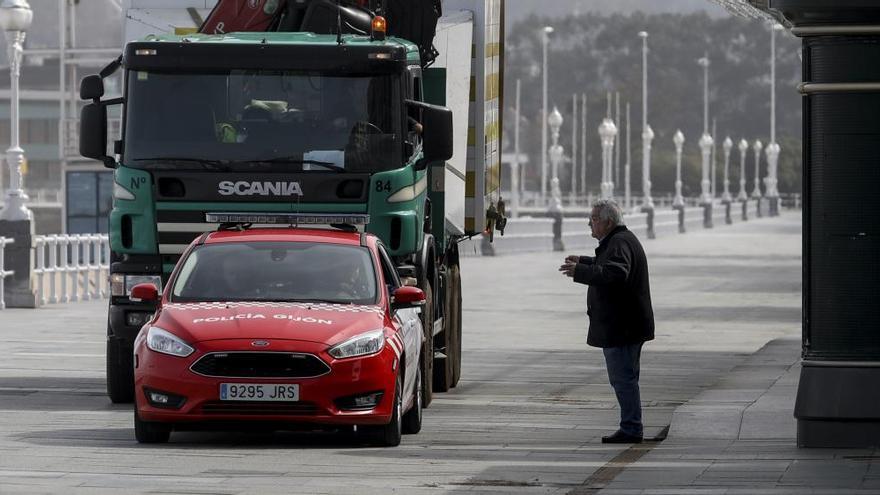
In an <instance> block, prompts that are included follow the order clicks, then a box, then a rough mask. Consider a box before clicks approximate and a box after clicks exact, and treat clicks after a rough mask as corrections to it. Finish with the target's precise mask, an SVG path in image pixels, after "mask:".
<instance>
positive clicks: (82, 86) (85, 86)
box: [79, 74, 104, 100]
mask: <svg viewBox="0 0 880 495" xmlns="http://www.w3.org/2000/svg"><path fill="white" fill-rule="evenodd" d="M102 96H104V79H102V78H101V76H99V75H97V74H92V75H91V76H86V77H84V78H83V79H82V81H80V83H79V97H80V98H82V99H83V100H100V99H101V97H102Z"/></svg>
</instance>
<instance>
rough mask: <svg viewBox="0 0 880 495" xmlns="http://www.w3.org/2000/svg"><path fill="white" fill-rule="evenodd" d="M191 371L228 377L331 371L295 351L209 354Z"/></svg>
mask: <svg viewBox="0 0 880 495" xmlns="http://www.w3.org/2000/svg"><path fill="white" fill-rule="evenodd" d="M190 369H192V370H193V371H194V372H196V373H198V374H200V375H205V376H216V377H227V378H311V377H316V376H321V375H323V374H325V373H327V372H329V371H330V367H329V366H327V365H326V364H325V363H324V361H321V360H320V359H318V357H316V356H313V355H312V354H300V353H293V352H226V353H214V354H207V355H205V356H202V358H201V359H199V360H198V361H196V362H195V364H193V365H192V367H191V368H190Z"/></svg>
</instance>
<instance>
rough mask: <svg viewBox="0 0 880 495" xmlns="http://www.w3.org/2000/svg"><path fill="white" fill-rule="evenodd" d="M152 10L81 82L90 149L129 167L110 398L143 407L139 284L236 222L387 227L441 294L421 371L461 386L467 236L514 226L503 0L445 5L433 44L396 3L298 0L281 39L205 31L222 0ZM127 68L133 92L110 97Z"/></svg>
mask: <svg viewBox="0 0 880 495" xmlns="http://www.w3.org/2000/svg"><path fill="white" fill-rule="evenodd" d="M262 1H263V0H259V1H256V0H248V2H247V4H254V5H263V4H262V3H261V2H262ZM309 1H314V2H315V5H308V2H309ZM151 2H155V0H127V4H126V9H125V12H124V13H125V19H126V37H127V39H136V41H129V42H127V43H126V44H125V47H124V51H123V54H122V55H121V56H120V57H119V58H118V59H117V60H115V61H114V62H112V63H110V64H109V65H108V66H107V67H106V68H105V69H104V70H102V71H101V73H100V74H97V75H91V76H87V77H86V78H84V79H83V81H82V83H81V88H80V93H81V97H82V98H83V100H86V101H87V103H86V104H85V105H84V106H83V108H82V113H81V122H80V152H81V154H82V155H83V156H85V157H88V158H94V159H96V160H101V161H103V163H104V164H105V165H106V166H107V167H110V168H113V169H114V177H115V183H114V193H113V208H112V211H111V214H110V229H109V231H110V242H111V251H112V256H111V267H110V272H111V275H110V277H111V288H112V291H111V292H112V294H111V299H110V305H109V313H108V319H107V392H108V395H109V397H110V399H111V400H112V401H113V402H128V401H131V400H132V396H133V366H134V363H133V362H132V360H133V358H132V345H133V340H134V338H135V336H136V335H137V332H138V331H139V330H140V328H141V326H142V325H143V324H144V323H145V322H146V321H147V320H148V319H149V318H150V317H151V316H152V314H153V312H154V308H153V307H152V306H151V305H149V304H144V303H142V302H139V301H135V300H132V299H131V298H130V297H129V296H130V290H131V288H132V287H133V286H134V285H136V284H138V283H142V282H152V283H154V284H156V285H157V286H159V287H160V288H161V287H163V284H164V282H166V281H167V277H168V276H169V274H170V272H171V270H172V269H173V267H174V265H175V263H176V261H177V259H178V257H179V256H180V254H181V253H182V252H183V250H184V249H185V247H186V246H187V245H188V244H189V243H190V242H191V241H192V240H193V239H194V238H195V237H196V236H198V235H199V234H201V233H203V232H206V231H210V230H214V229H216V228H218V226H219V225H220V224H222V223H229V222H238V223H250V224H254V225H262V224H274V225H278V224H283V225H294V226H296V225H302V226H306V225H310V226H311V225H326V226H329V227H328V228H333V227H336V228H359V229H363V230H366V231H368V232H371V233H374V234H376V235H377V236H379V237H380V238H381V239H382V240H383V242H384V243H385V244H386V246H387V247H388V248H389V251H390V253H391V254H392V256H393V258H394V260H393V261H394V262H395V263H396V265H397V266H398V267H399V272H400V274H401V275H402V276H403V277H405V279H404V280H408V282H409V283H411V284H414V285H415V284H417V285H418V286H419V287H421V288H422V289H423V290H424V291H425V292H426V294H427V295H428V303H427V304H426V307H425V309H424V311H423V324H424V325H423V326H424V328H425V333H426V335H425V341H424V346H425V347H424V349H423V352H422V355H423V356H424V359H423V362H422V368H423V369H422V371H423V373H424V374H423V376H433V381H428V382H429V383H427V384H426V386H425V387H424V388H425V392H424V397H423V399H424V400H423V403H424V404H425V405H427V404H429V403H430V401H431V397H432V393H433V392H434V391H438V392H442V391H447V390H448V389H450V388H452V387H454V386H455V385H456V384H457V383H458V381H459V378H460V376H461V339H462V323H461V305H462V303H461V300H462V294H461V276H460V274H461V272H460V265H459V252H458V247H457V246H458V242H459V241H460V240H461V239H463V238H466V237H468V236H472V235H475V234H481V233H485V232H487V231H491V230H492V228H493V226H494V225H495V223H496V222H503V217H502V215H501V214H500V213H499V210H500V211H503V205H501V204H499V203H500V197H499V196H498V194H499V183H500V152H501V150H500V132H501V126H500V122H501V104H500V101H501V79H502V75H503V74H502V70H501V68H502V63H501V57H502V53H503V46H502V39H503V26H502V22H501V20H502V16H503V2H502V1H501V0H446V1H445V2H444V3H443V11H444V12H443V14H442V16H441V17H439V19H436V28H435V29H433V32H431V33H429V34H430V35H431V36H428V37H427V39H428V40H429V43H428V44H427V45H426V44H425V42H424V38H425V33H424V30H421V31H419V30H416V31H415V32H416V33H418V34H419V36H420V37H422V38H423V40H422V41H421V42H420V43H419V41H418V40H417V41H416V42H413V41H410V40H408V39H405V38H403V37H401V36H400V35H396V34H395V33H396V32H403V33H412V32H414V31H413V30H412V29H400V30H398V31H395V29H394V23H395V22H399V23H414V22H417V21H419V19H423V18H424V16H420V17H418V19H416V17H413V16H412V15H410V14H408V13H404V14H406V15H404V14H401V13H400V12H394V13H393V16H392V15H390V14H392V11H391V9H388V13H389V17H388V19H387V20H386V19H385V18H384V17H382V16H380V15H379V14H382V13H383V10H382V5H375V4H374V2H369V5H367V4H366V2H360V1H359V2H353V3H350V2H347V1H346V2H341V1H339V2H335V3H333V2H329V1H327V0H302V1H297V2H294V3H295V4H296V7H297V8H298V9H300V10H299V11H298V12H293V9H292V8H291V10H290V12H293V13H294V14H297V15H300V18H298V19H295V20H296V22H297V25H296V26H297V28H295V29H291V27H290V26H291V22H289V21H290V19H285V18H284V15H282V16H281V18H280V19H279V20H278V22H274V23H273V25H272V26H271V27H270V28H269V29H268V30H267V31H264V32H233V33H218V34H207V33H199V32H198V27H199V25H200V24H204V22H205V21H204V20H203V17H202V16H204V15H206V14H209V13H210V11H208V10H206V9H205V8H206V7H207V8H210V4H212V3H213V2H211V1H210V0H181V1H180V2H176V3H179V4H181V5H180V7H176V8H164V9H163V8H154V7H153V6H151V5H150V4H151ZM188 2H189V3H191V4H192V5H186V4H187V3H188ZM160 3H161V2H160ZM415 3H418V2H415ZM415 3H414V4H415ZM166 4H167V2H166ZM269 4H271V6H277V5H276V4H277V2H275V3H273V2H272V1H271V0H266V4H265V7H266V8H268V7H269V6H270V5H269ZM414 4H413V5H414ZM437 4H438V5H439V2H437ZM310 8H313V9H315V11H314V12H313V11H310V10H309V9H310ZM334 9H337V10H334ZM328 12H329V13H330V15H328ZM364 13H366V14H367V17H364ZM302 14H305V15H304V16H303V15H302ZM417 14H422V13H417ZM438 14H439V12H438ZM303 18H305V19H306V21H308V19H312V21H311V24H310V23H309V22H304V21H303ZM364 19H366V22H367V24H366V25H365V24H364ZM285 21H288V22H286V23H285ZM419 22H421V21H419ZM215 24H216V23H215ZM408 25H409V24H408ZM420 25H421V24H420ZM157 26H159V28H157ZM160 28H161V29H160ZM283 29H286V30H283ZM386 30H387V32H386ZM215 31H218V30H215ZM413 37H415V36H413ZM114 73H115V74H118V75H121V78H122V85H121V87H122V95H121V97H118V98H110V99H106V98H104V79H106V78H107V77H111V75H113V74H114ZM108 109H109V110H110V111H111V112H114V113H115V114H117V115H121V126H120V133H119V135H118V136H111V137H108V123H107V122H108ZM431 385H432V386H431Z"/></svg>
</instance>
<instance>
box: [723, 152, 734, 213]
mask: <svg viewBox="0 0 880 495" xmlns="http://www.w3.org/2000/svg"><path fill="white" fill-rule="evenodd" d="M721 146H722V147H723V148H724V193H723V194H722V195H721V202H722V203H724V222H725V223H727V224H728V225H730V224H732V223H733V219H732V218H730V203H732V202H733V198H732V197H731V196H730V150H731V149H732V148H733V140H732V139H730V136H727V137H726V138H724V142H723V143H722V144H721Z"/></svg>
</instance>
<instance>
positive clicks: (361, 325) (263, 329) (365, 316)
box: [155, 302, 385, 345]
mask: <svg viewBox="0 0 880 495" xmlns="http://www.w3.org/2000/svg"><path fill="white" fill-rule="evenodd" d="M384 318H385V313H384V311H383V310H382V308H381V307H380V306H374V305H354V304H328V303H283V302H229V303H225V302H200V303H169V304H166V305H164V306H163V307H162V309H161V311H160V314H159V319H158V320H157V321H156V323H155V325H156V326H158V327H161V328H163V329H165V330H168V331H170V332H172V333H174V334H175V335H177V336H178V337H180V338H182V339H184V340H185V341H187V342H189V343H197V342H204V341H207V340H227V339H286V340H302V341H308V342H317V343H322V344H328V345H332V344H337V343H339V342H342V341H344V340H346V339H348V338H350V337H353V336H355V335H358V334H360V333H363V332H367V331H370V330H375V329H378V328H383V326H384Z"/></svg>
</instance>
